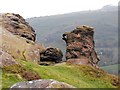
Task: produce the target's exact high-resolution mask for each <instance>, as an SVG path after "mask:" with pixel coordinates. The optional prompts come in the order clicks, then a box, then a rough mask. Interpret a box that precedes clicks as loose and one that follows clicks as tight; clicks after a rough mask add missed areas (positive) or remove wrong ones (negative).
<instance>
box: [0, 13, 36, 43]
mask: <svg viewBox="0 0 120 90" xmlns="http://www.w3.org/2000/svg"><path fill="white" fill-rule="evenodd" d="M0 17H1V19H0V23H2V27H4V28H6V30H8V31H9V32H11V33H13V34H14V35H19V36H20V37H24V38H26V39H29V40H32V41H35V39H36V34H35V31H34V29H33V28H32V27H31V26H30V25H29V24H28V23H27V22H26V21H25V19H24V18H23V17H21V16H20V15H19V14H13V13H5V14H1V16H0Z"/></svg>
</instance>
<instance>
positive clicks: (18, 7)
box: [0, 0, 120, 18]
mask: <svg viewBox="0 0 120 90" xmlns="http://www.w3.org/2000/svg"><path fill="white" fill-rule="evenodd" d="M118 1H120V0H0V13H6V12H12V13H19V14H20V15H22V16H23V17H24V18H29V17H37V16H47V15H55V14H63V13H70V12H76V11H84V10H95V9H100V8H102V7H103V6H105V5H109V4H111V5H118Z"/></svg>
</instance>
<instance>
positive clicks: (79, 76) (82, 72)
mask: <svg viewBox="0 0 120 90" xmlns="http://www.w3.org/2000/svg"><path fill="white" fill-rule="evenodd" d="M20 63H21V64H22V65H23V66H24V68H27V69H28V70H30V71H31V72H37V73H38V74H39V75H40V77H41V78H43V79H55V80H58V81H62V82H65V83H68V84H71V85H73V86H75V87H79V88H115V86H114V85H112V79H113V78H116V77H115V76H112V75H109V74H107V73H106V72H104V71H103V70H101V69H99V70H98V69H96V68H93V67H90V66H84V65H81V66H74V65H66V64H64V65H63V64H62V65H57V66H40V65H37V64H33V63H30V62H26V61H21V60H20ZM2 79H3V82H2V83H3V88H6V87H10V86H11V85H13V84H15V83H16V82H20V81H24V80H25V79H23V78H22V77H21V75H20V74H17V73H16V74H13V73H8V72H6V71H3V77H2Z"/></svg>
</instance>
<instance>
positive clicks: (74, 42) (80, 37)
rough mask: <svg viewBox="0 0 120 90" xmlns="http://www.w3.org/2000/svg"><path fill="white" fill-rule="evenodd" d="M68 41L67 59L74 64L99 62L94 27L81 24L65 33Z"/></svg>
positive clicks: (64, 38)
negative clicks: (95, 47)
mask: <svg viewBox="0 0 120 90" xmlns="http://www.w3.org/2000/svg"><path fill="white" fill-rule="evenodd" d="M63 40H64V41H65V42H66V59H67V60H68V62H69V63H74V64H90V65H93V64H97V63H98V61H99V58H98V56H97V54H96V52H95V49H94V28H92V27H90V26H86V25H83V26H79V27H77V28H76V29H74V30H73V31H71V32H67V33H64V34H63Z"/></svg>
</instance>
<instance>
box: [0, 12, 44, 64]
mask: <svg viewBox="0 0 120 90" xmlns="http://www.w3.org/2000/svg"><path fill="white" fill-rule="evenodd" d="M13 23H17V26H15V25H14V24H13ZM35 36H36V34H35V31H34V30H33V28H32V27H31V26H29V24H28V23H27V22H26V21H25V19H23V18H22V17H21V16H20V15H18V14H13V13H5V14H0V49H1V50H3V51H4V52H6V53H7V54H9V55H10V56H11V59H12V58H14V59H15V60H19V59H20V60H26V61H30V62H33V63H37V64H39V62H40V53H41V52H43V51H44V50H45V47H44V46H43V45H42V44H39V43H36V42H34V41H35V38H36V37H35ZM7 56H8V55H7ZM3 59H4V58H3Z"/></svg>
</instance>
